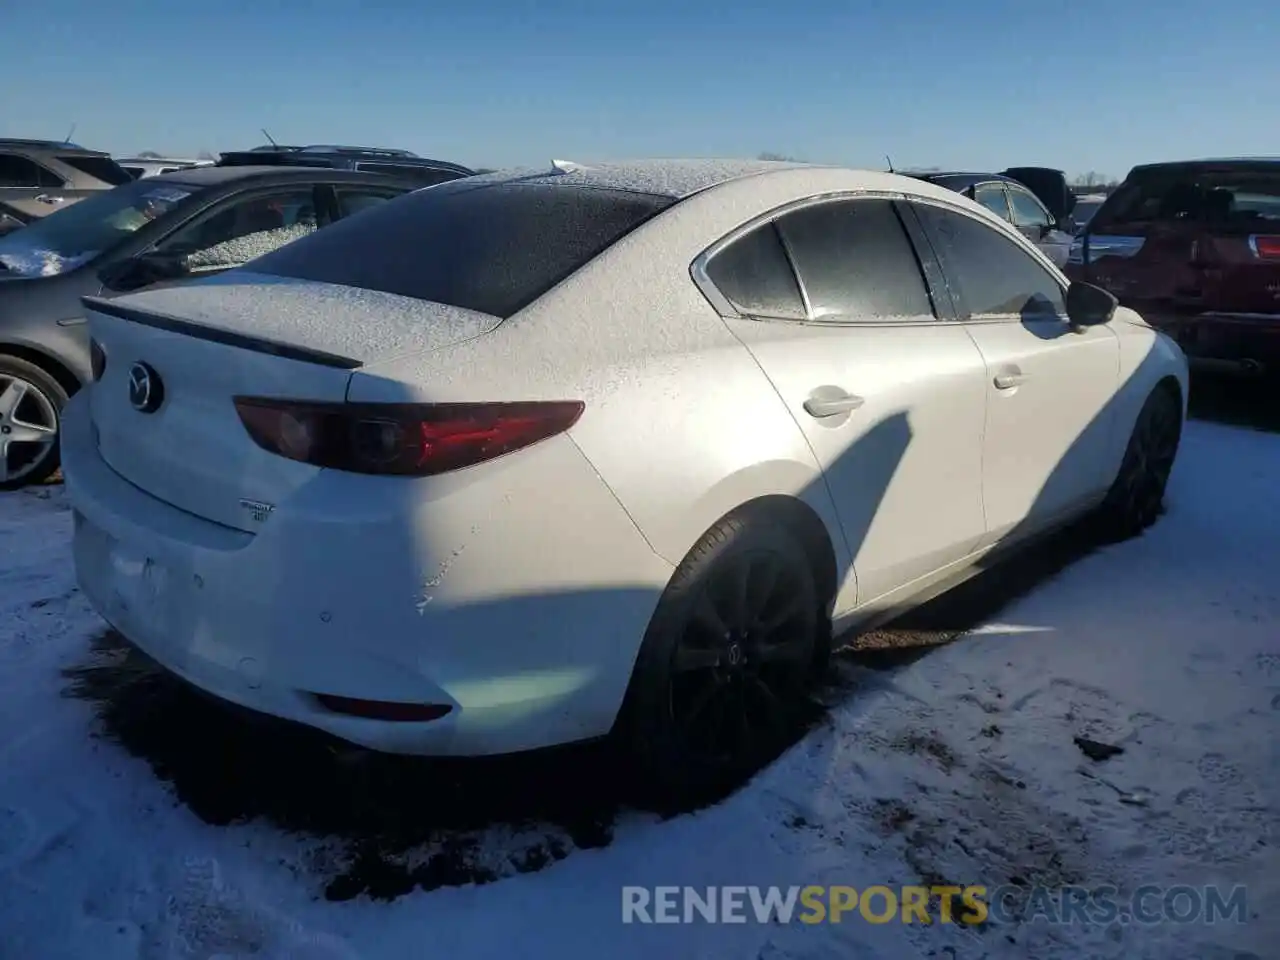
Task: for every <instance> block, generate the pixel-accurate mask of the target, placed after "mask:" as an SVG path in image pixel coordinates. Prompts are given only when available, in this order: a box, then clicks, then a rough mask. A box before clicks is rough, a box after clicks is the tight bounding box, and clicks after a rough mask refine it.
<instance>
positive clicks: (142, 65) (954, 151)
mask: <svg viewBox="0 0 1280 960" xmlns="http://www.w3.org/2000/svg"><path fill="white" fill-rule="evenodd" d="M1219 11H1221V13H1222V15H1219ZM0 25H2V27H3V35H4V38H5V41H6V42H5V44H4V47H5V52H4V55H3V56H2V57H0V136H28V137H51V138H61V137H63V136H65V135H66V133H67V130H68V129H69V127H70V126H71V124H72V123H75V124H76V131H75V137H74V139H75V140H76V141H77V142H79V143H82V144H84V145H86V146H92V147H95V148H97V149H103V150H109V151H112V152H115V153H121V152H133V151H137V150H144V149H154V150H160V151H168V152H171V153H176V154H191V153H194V152H196V151H198V150H202V149H206V150H211V151H218V150H227V149H232V148H236V147H245V146H252V145H255V144H257V143H261V142H262V141H263V139H264V138H263V137H262V134H261V133H260V129H259V128H261V127H266V128H267V129H268V130H269V131H270V132H271V134H272V136H273V137H275V139H276V140H277V141H279V142H281V143H286V142H292V143H300V142H311V143H314V142H344V143H368V144H378V145H384V146H399V147H405V148H407V149H410V150H414V151H416V152H418V153H421V154H424V155H432V156H438V157H442V158H445V159H451V160H457V161H459V162H462V163H468V164H471V165H474V166H507V165H516V164H538V165H541V164H542V163H545V162H546V161H548V160H549V159H550V158H552V157H564V158H569V159H577V160H592V159H606V158H620V157H636V156H754V155H756V154H758V153H760V152H761V151H772V152H778V153H785V154H789V155H793V156H798V157H800V158H802V159H807V160H814V161H822V162H833V163H842V164H848V165H852V166H870V167H875V168H882V167H883V165H884V155H885V154H889V155H890V156H891V157H892V158H893V162H894V163H895V165H896V166H898V167H907V166H941V167H957V168H959V167H963V168H986V169H992V168H994V169H1003V168H1004V167H1006V166H1009V165H1011V164H1014V163H1027V164H1045V165H1049V166H1056V167H1061V168H1064V169H1066V170H1068V171H1069V172H1071V173H1081V172H1084V171H1087V170H1095V171H1099V172H1104V173H1110V174H1122V173H1124V172H1125V171H1126V170H1127V169H1128V168H1129V167H1130V166H1132V165H1133V164H1135V163H1139V162H1143V161H1147V160H1159V159H1172V158H1178V157H1189V156H1204V155H1224V154H1227V155H1230V154H1252V153H1270V154H1278V153H1280V127H1278V126H1277V124H1276V118H1277V113H1276V108H1275V91H1276V90H1277V89H1280V83H1278V81H1280V57H1277V56H1276V55H1275V42H1276V40H1277V38H1280V5H1277V4H1276V3H1275V2H1274V0H1265V2H1264V0H1236V2H1234V3H1231V4H1222V5H1213V4H1206V3H1204V2H1203V0H1198V2H1193V0H1163V2H1159V3H1157V2H1155V0H1147V2H1144V3H1138V2H1126V0H1111V2H1098V0H1077V2H1069V3H1067V4H1047V3H1036V2H1031V0H1022V2H1013V0H1005V2H999V0H988V2H981V0H980V2H972V3H968V4H958V3H951V2H944V0H915V2H908V3H901V4H891V3H887V2H885V3H879V2H877V3H871V2H864V3H853V2H845V3H837V2H819V0H814V2H807V3H803V2H764V0H756V2H752V0H748V2H746V3H737V4H729V3H720V4H716V3H708V2H696V0H690V2H677V0H650V2H646V3H624V2H612V3H611V2H610V0H598V2H595V3H592V2H586V0H538V2H533V0H500V2H499V0H494V2H489V3H474V4H469V5H467V4H463V3H440V4H434V3H431V0H358V2H352V0H309V2H306V3H302V2H298V0H275V2H272V0H257V2H246V0H213V2H199V0H196V2H181V0H179V2H170V3H161V2H159V0H151V2H147V3H142V2H134V0H60V2H59V3H57V4H54V5H52V6H51V5H48V4H40V3H13V4H10V5H9V6H8V9H6V10H5V12H4V14H3V16H0Z"/></svg>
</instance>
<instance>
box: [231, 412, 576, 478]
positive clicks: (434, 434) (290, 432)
mask: <svg viewBox="0 0 1280 960" xmlns="http://www.w3.org/2000/svg"><path fill="white" fill-rule="evenodd" d="M235 405H236V412H237V413H239V414H240V420H241V422H242V423H243V424H244V426H245V429H246V430H248V431H249V436H250V437H252V438H253V441H254V443H256V444H257V445H258V446H260V447H262V448H263V449H264V450H269V451H270V452H272V453H275V454H279V455H280V456H282V457H288V458H289V459H290V460H299V461H301V462H303V463H310V464H313V465H315V466H317V467H327V468H329V469H332V470H347V471H350V472H352V473H373V474H386V475H393V476H409V477H428V476H432V475H434V474H438V473H446V472H448V471H450V470H458V469H460V468H462V467H469V466H472V465H473V464H477V463H483V462H484V461H485V460H492V459H493V458H494V457H500V456H502V455H503V454H506V453H511V452H512V451H514V450H519V449H521V448H523V447H527V446H530V445H531V444H534V443H537V442H539V441H540V440H546V439H547V438H548V437H553V436H555V435H556V434H558V433H563V432H564V431H566V430H568V429H569V428H570V427H572V426H573V425H574V424H575V423H576V422H577V421H578V418H579V417H580V416H582V411H583V409H584V408H585V405H584V404H583V403H582V401H580V400H556V401H548V402H539V401H530V402H521V403H430V404H382V403H313V402H307V401H296V400H276V399H271V398H267V397H236V398H235Z"/></svg>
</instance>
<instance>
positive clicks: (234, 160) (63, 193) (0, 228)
mask: <svg viewBox="0 0 1280 960" xmlns="http://www.w3.org/2000/svg"><path fill="white" fill-rule="evenodd" d="M213 165H217V166H268V165H271V166H300V167H301V166H306V167H325V168H328V169H335V170H363V171H368V172H371V173H390V174H396V175H400V176H404V177H408V178H416V179H417V180H418V181H419V182H420V183H421V185H423V186H428V185H430V184H432V183H440V182H443V181H445V180H449V179H453V178H454V177H457V176H470V175H471V174H473V173H475V171H473V170H469V169H468V168H467V167H464V166H462V165H460V164H456V163H449V162H447V161H443V160H431V159H428V158H426V157H419V156H418V155H417V154H414V153H412V152H410V151H408V150H394V149H386V148H375V147H349V146H338V145H331V144H315V145H311V146H280V145H278V144H268V145H265V146H260V147H254V148H253V149H251V150H233V151H229V152H227V153H224V154H222V155H221V157H220V159H219V160H217V161H213V160H191V159H180V158H172V157H124V158H120V159H115V158H112V157H111V156H110V155H108V154H106V153H102V152H100V151H96V150H86V149H85V148H84V147H81V146H79V145H78V144H74V143H71V142H69V141H62V142H57V141H50V140H15V139H3V138H0V236H2V235H4V234H5V233H11V232H13V231H14V230H16V229H18V228H19V227H22V226H25V225H26V224H28V223H30V222H32V221H33V220H37V219H40V218H42V217H44V216H47V215H48V214H50V213H53V212H54V211H56V210H59V209H61V208H63V207H66V206H70V205H71V204H73V203H76V202H78V201H80V200H82V199H84V198H85V197H87V196H92V195H93V194H94V193H96V192H98V191H101V190H110V189H113V188H114V187H117V186H120V185H122V184H125V183H128V182H129V181H130V180H139V179H146V178H149V177H156V176H162V175H164V174H169V173H176V172H178V171H179V170H184V169H189V168H191V167H202V166H213Z"/></svg>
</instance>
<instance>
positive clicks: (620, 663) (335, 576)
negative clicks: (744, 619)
mask: <svg viewBox="0 0 1280 960" xmlns="http://www.w3.org/2000/svg"><path fill="white" fill-rule="evenodd" d="M62 449H63V470H64V474H65V476H66V482H67V488H68V493H69V496H70V499H71V502H72V505H73V507H74V511H75V514H74V516H75V535H74V556H75V566H76V574H77V579H78V581H79V583H80V586H81V589H82V591H83V592H84V594H85V596H86V597H87V598H88V599H89V601H90V602H91V603H92V604H93V606H94V607H95V608H96V609H97V610H98V611H99V613H100V614H101V615H102V616H103V618H104V619H105V620H107V621H108V622H109V623H111V624H112V625H113V626H114V627H116V629H117V630H119V631H120V632H121V633H122V634H123V635H124V636H125V637H127V638H128V639H129V640H130V641H131V642H132V643H134V644H135V645H137V646H138V647H139V648H140V649H142V650H143V652H145V653H146V654H147V655H149V656H150V657H152V658H153V659H154V660H156V661H157V662H158V663H160V664H161V665H162V666H164V667H165V668H166V669H168V670H170V671H172V672H173V673H175V674H177V675H178V676H180V677H181V678H182V679H184V680H186V681H188V682H189V683H191V684H193V685H195V686H196V687H199V688H201V689H202V690H204V691H206V692H208V693H211V694H213V695H214V696H216V697H219V698H221V699H224V700H227V701H230V702H232V703H235V704H238V705H240V706H243V707H247V708H249V709H252V710H256V711H259V712H262V713H266V714H270V715H273V716H277V717H281V718H284V719H286V720H292V721H295V722H300V723H303V724H306V725H308V726H312V727H315V728H318V729H320V730H323V731H325V732H327V733H329V734H332V735H334V736H336V737H339V738H340V739H343V740H346V741H349V742H352V743H355V744H359V745H361V746H365V747H369V748H372V749H375V750H383V751H387V752H394V753H415V754H441V755H446V754H454V755H470V754H492V753H506V752H512V751H518V750H525V749H533V748H537V747H543V746H550V745H553V744H558V743H566V742H572V741H575V740H581V739H588V738H591V737H594V736H598V735H601V734H604V733H606V732H608V730H609V728H610V727H611V725H612V723H613V721H614V718H615V716H616V713H617V710H618V707H619V705H620V704H621V701H622V696H623V694H624V692H625V689H626V685H627V682H628V680H629V678H630V672H631V666H632V664H633V662H634V658H635V655H636V652H637V651H638V649H639V643H640V640H641V638H642V637H643V635H644V631H645V629H646V627H647V625H648V621H649V617H650V616H651V614H652V610H653V607H654V606H655V605H656V602H657V599H658V596H659V595H660V593H661V591H662V589H663V588H664V587H665V585H666V582H667V579H668V578H669V577H670V573H671V568H670V566H669V565H667V564H666V563H665V562H664V561H662V560H660V559H659V558H658V557H657V556H656V555H655V554H654V553H653V552H652V550H650V549H649V547H648V545H647V544H646V543H645V541H644V540H643V538H642V537H641V536H640V534H639V533H638V532H637V531H636V529H635V527H634V525H633V524H632V523H631V521H630V519H629V517H627V515H626V514H625V512H624V511H623V510H622V509H621V507H620V506H619V505H618V504H617V502H616V501H615V500H614V499H613V497H612V494H611V493H609V491H608V489H607V488H606V487H605V486H604V484H603V483H602V482H601V481H600V480H599V478H598V477H597V476H596V474H595V473H594V471H593V470H592V469H591V467H590V464H588V463H587V461H586V460H585V458H583V457H582V455H581V453H580V452H578V450H577V448H576V447H575V446H574V445H573V443H572V441H570V440H569V439H568V438H567V437H560V438H556V439H554V440H552V441H548V442H546V443H544V444H541V445H539V446H537V447H534V448H531V449H529V450H527V451H523V452H522V453H521V454H519V455H517V456H515V457H512V458H508V459H509V461H510V462H508V463H506V464H505V465H501V464H500V462H499V461H495V462H494V463H493V464H492V466H494V467H497V468H498V469H496V470H488V469H487V466H488V465H485V466H482V467H480V468H474V469H473V471H468V473H470V474H471V476H469V477H468V478H467V479H466V480H465V481H459V480H458V479H457V478H456V477H455V478H454V479H453V481H451V482H447V483H444V484H431V485H429V486H428V485H426V484H425V483H424V482H423V481H408V482H405V481H399V480H394V479H393V480H388V479H387V478H368V477H355V476H352V475H342V474H332V475H330V474H324V475H322V477H323V479H324V481H325V482H324V483H317V484H315V485H313V488H312V489H310V490H308V491H305V492H304V495H301V496H300V497H296V498H295V500H294V501H290V502H288V503H284V504H279V505H277V508H276V511H275V512H274V513H273V514H272V516H271V519H270V520H269V521H268V522H267V524H265V525H264V527H263V529H262V531H261V532H260V533H258V534H256V535H254V534H247V533H243V532H240V531H237V530H233V529H231V528H228V527H224V526H221V525H219V524H216V523H212V522H210V521H207V520H203V519H201V518H199V517H195V516H193V515H191V514H188V513H185V512H183V511H180V510H178V509H176V508H174V507H171V506H169V505H168V504H166V503H163V502H162V501H160V500H157V499H156V498H154V497H152V496H150V495H149V494H147V493H145V492H143V491H142V490H140V489H138V488H137V487H135V486H133V485H132V484H130V483H128V482H127V481H125V480H124V479H122V478H121V477H120V476H119V475H118V474H116V473H115V472H114V471H112V470H111V469H110V467H108V466H107V464H106V463H105V462H104V461H103V460H102V458H101V457H100V456H99V454H98V451H97V447H96V444H95V442H94V438H93V436H92V426H91V424H90V422H89V417H88V408H87V397H86V396H85V394H84V393H81V394H80V395H78V396H76V397H74V398H73V399H72V401H71V403H70V404H69V405H68V407H67V410H66V413H65V416H64V423H63V431H62ZM552 481H554V482H552ZM315 694H330V695H334V696H339V697H348V698H358V699H362V700H373V701H381V702H401V703H405V702H408V703H420V704H428V703H429V704H445V705H448V706H449V707H451V710H450V712H449V713H448V714H447V715H446V716H444V717H443V718H441V719H437V720H433V721H430V722H419V721H408V722H406V721H386V720H372V719H366V718H363V717H353V716H349V715H346V714H343V713H335V712H332V711H330V710H328V709H325V708H324V707H323V706H322V705H321V704H320V703H319V701H317V700H316V699H315V696H314V695H315Z"/></svg>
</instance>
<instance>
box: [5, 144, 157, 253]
mask: <svg viewBox="0 0 1280 960" xmlns="http://www.w3.org/2000/svg"><path fill="white" fill-rule="evenodd" d="M132 179H133V178H132V177H130V176H129V174H128V173H127V172H125V170H124V168H123V167H121V166H120V164H118V163H116V162H115V161H114V160H112V159H111V156H110V155H109V154H106V153H102V152H100V151H98V150H86V149H85V148H84V147H81V146H79V145H78V144H74V143H68V142H61V143H60V142H55V141H52V140H13V139H0V214H3V215H4V224H0V228H3V227H5V226H11V224H10V221H17V220H25V221H26V222H30V221H32V220H38V219H39V218H41V217H43V216H46V215H48V214H50V213H53V212H54V211H55V210H59V209H61V208H63V207H66V206H69V205H70V204H72V203H75V202H76V201H77V200H80V199H83V198H84V197H88V196H93V195H94V194H95V193H98V192H99V191H102V190H110V189H111V188H112V187H118V186H120V184H122V183H129V182H130V181H131V180H132ZM4 232H6V233H7V232H9V231H8V230H4Z"/></svg>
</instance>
